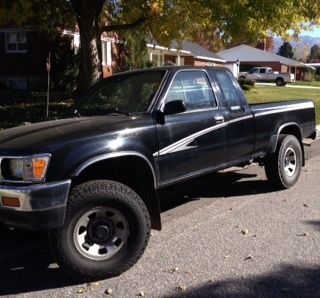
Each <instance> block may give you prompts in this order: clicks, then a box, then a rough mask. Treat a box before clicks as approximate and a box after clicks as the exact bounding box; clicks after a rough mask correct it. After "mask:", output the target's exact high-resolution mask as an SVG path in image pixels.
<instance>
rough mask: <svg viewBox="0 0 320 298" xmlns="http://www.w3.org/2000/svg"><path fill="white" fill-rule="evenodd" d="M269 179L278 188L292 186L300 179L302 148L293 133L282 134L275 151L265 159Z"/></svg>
mask: <svg viewBox="0 0 320 298" xmlns="http://www.w3.org/2000/svg"><path fill="white" fill-rule="evenodd" d="M264 167H265V172H266V176H267V178H268V180H269V181H270V182H271V183H272V184H273V185H274V186H275V187H277V188H281V189H285V188H290V187H292V186H293V185H295V183H296V182H297V181H298V179H299V176H300V173H301V168H302V149H301V145H300V142H299V141H298V139H297V138H296V137H295V136H293V135H280V137H279V140H278V145H277V150H276V152H275V153H273V154H271V155H270V156H268V157H267V158H266V159H265V163H264Z"/></svg>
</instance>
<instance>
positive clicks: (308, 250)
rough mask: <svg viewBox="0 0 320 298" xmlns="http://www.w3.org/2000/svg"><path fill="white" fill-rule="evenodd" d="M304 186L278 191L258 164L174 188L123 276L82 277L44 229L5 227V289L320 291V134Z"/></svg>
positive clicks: (221, 293)
mask: <svg viewBox="0 0 320 298" xmlns="http://www.w3.org/2000/svg"><path fill="white" fill-rule="evenodd" d="M305 150H306V155H307V158H308V159H307V161H306V166H305V167H304V168H303V170H302V173H301V177H300V180H299V182H298V184H297V185H296V186H295V187H293V188H291V189H289V190H285V191H273V190H272V189H270V187H269V185H268V183H267V181H266V178H265V175H264V171H263V168H261V167H259V166H257V165H254V166H250V167H248V168H246V169H243V170H241V171H237V172H228V171H226V172H223V173H217V174H214V175H210V176H206V177H203V178H201V179H197V180H195V181H192V182H190V181H189V182H187V183H185V184H181V185H179V187H171V188H170V189H168V190H166V192H163V193H162V194H161V196H162V200H161V202H162V210H163V213H162V221H163V229H162V231H160V232H158V231H153V232H152V236H151V238H150V242H149V245H148V247H147V249H146V252H145V254H144V255H143V257H142V259H141V260H140V261H139V262H138V263H137V264H136V265H135V266H134V267H133V268H132V269H130V270H129V271H127V272H126V273H124V274H123V275H121V276H119V277H116V278H112V279H109V280H103V281H100V282H96V283H91V284H79V283H77V282H76V281H73V280H72V279H70V278H69V277H68V276H66V275H65V274H63V273H62V272H61V271H60V270H59V268H58V267H57V265H56V264H55V263H54V261H53V260H52V259H51V257H50V254H49V253H48V249H47V246H46V237H45V234H44V233H27V232H21V231H16V230H15V231H7V230H4V231H2V232H1V233H2V234H1V237H0V295H4V296H10V295H15V296H21V297H22V296H23V297H43V296H46V297H68V296H69V297H72V296H76V297H103V296H107V294H106V293H105V291H106V290H107V289H109V294H108V295H110V296H111V297H135V296H141V297H142V296H145V297H320V208H319V207H320V204H319V200H320V154H319V153H320V142H319V141H318V142H315V143H314V144H313V146H311V147H305Z"/></svg>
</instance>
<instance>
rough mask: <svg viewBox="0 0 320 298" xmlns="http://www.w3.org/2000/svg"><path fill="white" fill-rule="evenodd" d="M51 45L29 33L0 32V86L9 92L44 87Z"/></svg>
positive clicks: (28, 31) (7, 29)
mask: <svg viewBox="0 0 320 298" xmlns="http://www.w3.org/2000/svg"><path fill="white" fill-rule="evenodd" d="M49 51H50V43H49V42H48V39H47V38H46V36H45V35H43V34H40V33H39V32H37V31H35V30H32V29H27V28H25V29H20V28H19V29H17V28H5V29H0V65H1V67H0V82H1V83H2V84H4V85H7V86H8V87H9V88H11V89H18V90H26V89H29V88H30V89H35V88H37V87H38V86H41V85H45V84H46V76H47V72H46V59H47V56H48V53H49Z"/></svg>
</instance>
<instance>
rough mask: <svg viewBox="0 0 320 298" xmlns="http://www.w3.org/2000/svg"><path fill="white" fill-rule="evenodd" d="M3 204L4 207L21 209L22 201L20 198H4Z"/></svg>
mask: <svg viewBox="0 0 320 298" xmlns="http://www.w3.org/2000/svg"><path fill="white" fill-rule="evenodd" d="M1 202H2V206H4V207H16V208H19V207H20V200H19V199H18V198H11V197H2V198H1Z"/></svg>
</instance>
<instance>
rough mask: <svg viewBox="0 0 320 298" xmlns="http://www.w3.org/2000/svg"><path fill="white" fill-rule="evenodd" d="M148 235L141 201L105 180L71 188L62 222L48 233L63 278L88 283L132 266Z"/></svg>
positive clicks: (148, 223)
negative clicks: (65, 276)
mask: <svg viewBox="0 0 320 298" xmlns="http://www.w3.org/2000/svg"><path fill="white" fill-rule="evenodd" d="M149 237H150V217H149V213H148V210H147V208H146V206H145V204H144V202H143V201H142V199H141V198H140V197H139V196H138V195H137V194H136V193H135V192H134V191H132V190H131V189H130V188H128V187H127V186H125V185H123V184H121V183H118V182H115V181H108V180H96V181H90V182H86V183H83V184H80V185H78V186H76V187H75V188H74V189H73V190H72V193H71V195H70V197H69V199H68V204H67V211H66V218H65V223H64V225H63V226H62V227H61V228H58V229H55V230H52V231H50V233H49V239H50V246H51V249H52V253H53V256H54V257H55V258H56V260H57V262H58V264H59V266H60V267H61V268H62V269H63V270H65V271H66V272H67V273H68V274H69V275H72V276H73V277H75V278H77V279H79V280H84V281H93V280H99V279H103V278H108V277H112V276H117V275H119V274H121V273H122V272H124V271H126V270H127V269H129V268H130V267H131V266H133V265H134V264H135V263H136V262H137V261H138V259H139V258H140V256H141V255H142V254H143V252H144V250H145V247H146V246H147V243H148V240H149Z"/></svg>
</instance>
